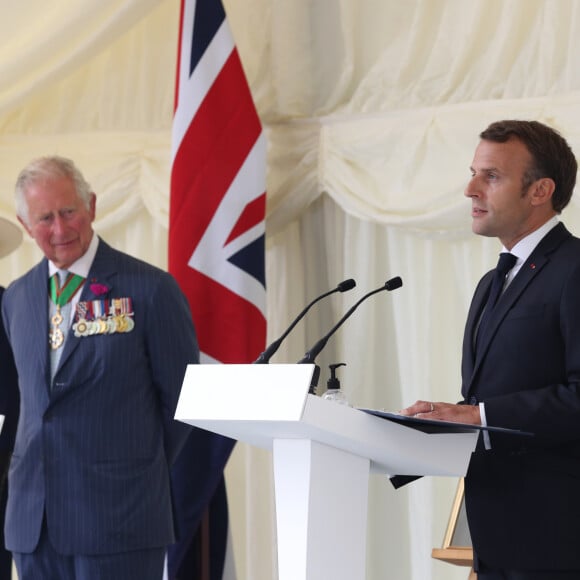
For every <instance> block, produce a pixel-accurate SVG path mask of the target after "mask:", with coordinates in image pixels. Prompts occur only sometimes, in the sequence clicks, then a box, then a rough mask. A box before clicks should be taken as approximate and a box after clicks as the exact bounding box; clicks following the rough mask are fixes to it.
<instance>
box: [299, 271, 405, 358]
mask: <svg viewBox="0 0 580 580" xmlns="http://www.w3.org/2000/svg"><path fill="white" fill-rule="evenodd" d="M402 285H403V281H402V280H401V278H400V277H399V276H396V277H395V278H391V279H390V280H387V281H386V282H385V283H384V284H383V285H382V286H381V287H380V288H376V289H375V290H372V291H371V292H369V293H368V294H365V295H364V296H363V297H362V298H361V299H360V300H359V301H358V302H357V303H356V304H355V305H354V306H353V307H352V308H351V309H350V310H349V311H348V312H347V313H346V314H345V315H344V316H343V317H342V318H341V319H340V320H339V321H338V322H337V323H336V324H335V325H334V326H333V327H332V328H331V329H330V330H329V332H328V333H327V334H326V335H325V336H323V337H322V338H321V339H320V340H319V341H318V342H317V343H316V344H315V345H314V346H313V347H312V348H311V349H310V350H309V351H307V352H306V354H305V355H304V356H303V357H302V358H301V359H300V360H299V361H298V364H305V363H313V362H314V360H315V359H316V357H317V356H318V355H319V354H320V351H321V350H322V349H323V348H324V347H325V345H326V343H327V342H328V339H329V338H330V337H331V336H332V335H333V334H334V333H335V332H336V331H337V330H338V329H339V328H340V327H341V326H342V325H343V324H344V322H345V320H346V319H347V318H348V317H349V316H350V315H351V314H352V313H353V312H354V311H355V310H356V309H357V308H358V306H359V304H360V303H361V302H364V301H365V300H366V299H367V298H368V297H369V296H372V295H373V294H376V293H377V292H381V291H383V290H387V291H388V292H390V291H391V290H396V289H397V288H400V287H401V286H402Z"/></svg>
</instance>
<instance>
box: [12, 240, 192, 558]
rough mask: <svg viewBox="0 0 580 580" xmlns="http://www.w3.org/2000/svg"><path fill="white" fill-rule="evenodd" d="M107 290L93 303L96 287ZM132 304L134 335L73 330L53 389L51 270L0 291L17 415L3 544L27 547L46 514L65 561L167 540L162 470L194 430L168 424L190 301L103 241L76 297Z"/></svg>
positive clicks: (170, 534) (188, 341)
mask: <svg viewBox="0 0 580 580" xmlns="http://www.w3.org/2000/svg"><path fill="white" fill-rule="evenodd" d="M93 284H100V285H104V286H106V287H108V289H109V291H108V293H107V294H106V295H102V296H96V295H95V294H94V293H93V292H92V291H91V285H93ZM126 297H129V298H131V299H132V304H133V311H134V322H135V326H134V329H133V330H132V331H131V332H124V333H121V332H117V333H114V334H100V335H99V334H95V335H92V336H86V337H75V336H74V335H73V333H72V332H70V331H69V334H68V336H67V339H66V342H65V345H64V347H63V348H64V350H63V354H62V357H61V361H60V365H59V368H58V369H57V372H56V375H55V377H54V379H53V381H52V384H51V380H50V368H49V366H50V365H49V352H48V346H49V345H48V300H49V298H48V263H47V261H46V260H45V259H44V260H42V261H41V262H40V263H39V264H38V265H37V266H35V267H34V268H33V269H32V270H30V271H29V272H28V273H27V274H25V275H24V276H23V277H22V278H20V279H18V280H16V281H15V282H13V283H12V284H11V285H10V286H9V287H8V288H7V290H6V292H5V295H4V301H3V304H2V314H3V317H4V322H5V327H6V332H7V335H8V338H9V340H10V343H11V345H12V349H13V352H14V357H15V361H16V366H17V368H18V373H19V378H20V391H21V393H20V395H21V412H20V421H19V425H18V431H17V435H16V443H15V447H14V454H13V458H12V463H11V466H10V474H9V484H10V485H9V499H8V513H7V519H6V542H7V546H8V548H9V549H10V550H12V551H18V552H30V551H32V550H34V548H35V546H36V544H37V542H38V539H39V535H40V530H41V526H42V520H43V517H44V514H45V513H46V522H47V528H48V534H49V538H50V540H51V542H52V544H53V546H54V548H55V549H56V550H57V551H59V552H61V553H63V554H105V553H112V552H123V551H129V550H135V549H143V548H148V547H160V546H166V545H168V544H170V543H171V542H172V541H173V540H174V526H173V519H172V507H171V498H170V485H169V467H170V465H171V463H172V462H173V460H174V459H175V457H176V455H177V453H178V451H179V450H180V448H181V446H182V445H183V443H184V441H185V439H186V437H187V435H188V434H189V432H190V429H189V427H188V426H186V425H185V424H182V423H178V422H176V421H174V420H173V415H174V411H175V407H176V404H177V400H178V396H179V392H180V389H181V385H182V381H183V376H184V373H185V369H186V366H187V365H188V364H189V363H195V362H197V361H198V356H199V354H198V345H197V340H196V336H195V331H194V327H193V324H192V321H191V315H190V311H189V307H188V304H187V301H186V299H185V297H184V296H183V294H182V293H181V291H180V290H179V288H178V286H177V283H176V282H175V280H174V279H173V278H172V277H171V276H170V275H169V274H167V273H166V272H163V271H162V270H159V269H157V268H154V267H153V266H151V265H148V264H146V263H144V262H141V261H139V260H137V259H135V258H132V257H130V256H128V255H126V254H123V253H121V252H119V251H116V250H114V249H112V248H111V247H110V246H108V245H107V244H105V243H104V242H103V241H102V240H101V241H100V243H99V247H98V250H97V254H96V257H95V260H94V262H93V265H92V267H91V271H90V273H89V277H88V279H87V282H86V283H85V285H84V287H83V290H82V294H81V297H80V300H82V301H89V300H97V299H103V298H126Z"/></svg>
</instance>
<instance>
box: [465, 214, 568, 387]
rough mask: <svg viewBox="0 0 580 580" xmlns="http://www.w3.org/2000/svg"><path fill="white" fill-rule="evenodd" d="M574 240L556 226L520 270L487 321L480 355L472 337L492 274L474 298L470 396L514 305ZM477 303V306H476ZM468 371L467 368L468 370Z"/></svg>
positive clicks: (470, 325) (468, 327) (468, 334)
mask: <svg viewBox="0 0 580 580" xmlns="http://www.w3.org/2000/svg"><path fill="white" fill-rule="evenodd" d="M570 236H571V234H570V232H568V230H566V228H565V227H564V225H563V224H562V223H560V224H558V225H557V226H555V227H554V228H553V229H552V230H551V231H550V232H548V234H546V236H545V237H544V238H543V239H542V240H541V241H540V243H539V244H538V246H537V247H536V248H535V249H534V251H533V252H532V253H531V255H530V256H529V258H528V259H527V260H526V261H525V263H524V264H523V265H522V267H521V268H520V271H519V272H518V273H517V274H516V276H515V278H514V279H513V280H512V282H511V283H510V285H509V286H508V287H507V289H506V290H505V292H504V294H503V295H502V297H501V300H499V302H498V303H497V305H496V307H495V309H494V312H493V315H492V317H491V318H490V319H489V321H488V327H487V329H486V332H485V333H484V334H485V336H484V337H483V342H482V343H481V344H480V345H479V346H478V349H477V354H476V353H475V351H474V348H473V336H474V332H475V328H476V323H477V320H478V319H479V316H480V315H481V310H482V308H483V304H484V302H485V300H486V297H487V295H488V294H489V287H490V285H491V279H492V274H491V273H490V274H488V278H489V280H487V283H486V284H485V286H484V285H483V284H482V288H481V292H478V293H477V294H476V296H474V301H473V302H474V303H473V306H474V307H473V308H472V309H471V312H470V316H469V319H468V322H467V324H466V340H467V337H469V340H470V341H471V344H472V347H471V349H470V350H469V352H470V353H471V356H472V359H471V360H472V361H473V364H472V369H473V370H472V372H471V379H470V381H469V384H470V386H469V389H468V395H469V392H470V390H471V386H472V384H473V380H474V377H475V376H476V375H477V371H478V370H479V367H480V366H481V364H482V362H483V361H484V360H485V357H486V355H487V352H488V351H489V346H490V344H491V342H492V341H493V338H494V336H495V334H496V332H497V330H498V328H499V327H500V326H501V324H502V322H503V320H504V319H505V317H506V315H507V313H508V312H509V311H510V309H511V308H512V307H513V306H514V304H515V303H516V302H517V301H518V300H519V298H520V297H521V295H522V293H523V292H524V290H525V289H526V288H527V286H528V285H529V284H530V283H531V282H532V280H534V278H535V277H536V276H537V275H538V274H539V273H540V272H541V271H542V269H543V268H544V267H545V266H546V265H547V264H548V263H549V261H550V255H551V254H552V253H553V252H554V251H555V250H556V249H557V248H558V246H560V245H561V244H562V242H564V241H565V240H566V239H568V238H569V237H570ZM476 301H477V302H476ZM467 352H468V351H467V349H464V356H465V355H466V353H467ZM466 368H468V367H466Z"/></svg>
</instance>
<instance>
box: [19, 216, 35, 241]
mask: <svg viewBox="0 0 580 580" xmlns="http://www.w3.org/2000/svg"><path fill="white" fill-rule="evenodd" d="M16 217H17V218H18V221H19V222H20V223H21V224H22V227H23V228H24V229H25V230H26V233H27V234H28V235H29V236H30V237H31V238H33V237H34V236H33V235H32V232H31V231H30V228H29V227H28V224H27V223H26V222H25V221H24V220H23V219H22V218H21V217H20V216H19V215H17V216H16Z"/></svg>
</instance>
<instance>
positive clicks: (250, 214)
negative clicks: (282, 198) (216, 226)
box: [226, 192, 266, 244]
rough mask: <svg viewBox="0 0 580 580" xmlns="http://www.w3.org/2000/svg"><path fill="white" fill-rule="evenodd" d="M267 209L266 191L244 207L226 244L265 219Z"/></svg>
mask: <svg viewBox="0 0 580 580" xmlns="http://www.w3.org/2000/svg"><path fill="white" fill-rule="evenodd" d="M265 211H266V193H265V192H264V193H263V194H262V195H261V196H260V197H257V198H256V199H255V200H254V201H252V202H250V203H249V204H248V205H247V206H246V208H245V209H244V211H243V213H242V215H241V216H240V219H239V220H238V221H237V222H236V224H235V226H234V227H233V229H232V231H231V233H230V235H229V236H228V239H227V240H226V244H229V243H230V242H231V241H232V240H235V239H236V238H237V237H238V236H239V235H241V234H243V233H244V232H246V231H248V230H249V229H250V228H253V227H254V226H257V225H258V224H259V223H260V222H263V221H264V212H265Z"/></svg>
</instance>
